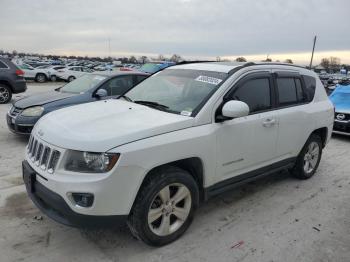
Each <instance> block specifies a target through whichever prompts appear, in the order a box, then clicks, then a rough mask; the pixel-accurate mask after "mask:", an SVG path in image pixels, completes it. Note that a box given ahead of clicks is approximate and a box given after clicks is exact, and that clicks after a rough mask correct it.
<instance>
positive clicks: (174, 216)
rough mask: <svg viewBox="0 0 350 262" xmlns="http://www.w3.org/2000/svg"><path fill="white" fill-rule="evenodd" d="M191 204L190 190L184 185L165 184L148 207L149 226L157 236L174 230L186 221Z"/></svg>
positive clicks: (168, 233) (165, 234)
mask: <svg viewBox="0 0 350 262" xmlns="http://www.w3.org/2000/svg"><path fill="white" fill-rule="evenodd" d="M191 206H192V198H191V192H190V191H189V189H188V188H187V187H186V186H185V185H183V184H180V183H174V184H170V185H167V186H166V187H164V188H163V189H162V190H160V191H159V192H158V194H157V195H156V196H155V198H154V199H153V201H152V203H151V205H150V207H149V210H148V225H149V228H150V229H151V231H152V232H153V233H154V234H156V235H158V236H167V235H170V234H172V233H174V232H176V231H177V230H178V229H179V228H180V227H181V226H182V225H183V224H184V222H185V221H186V219H187V217H188V215H189V213H190V211H191Z"/></svg>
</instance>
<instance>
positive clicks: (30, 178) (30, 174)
mask: <svg viewBox="0 0 350 262" xmlns="http://www.w3.org/2000/svg"><path fill="white" fill-rule="evenodd" d="M23 181H24V184H25V186H26V188H27V190H28V191H29V192H31V193H33V192H34V191H35V187H34V185H35V181H36V174H35V172H34V171H33V170H30V169H29V168H28V167H26V166H25V165H23Z"/></svg>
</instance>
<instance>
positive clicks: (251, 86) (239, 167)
mask: <svg viewBox="0 0 350 262" xmlns="http://www.w3.org/2000/svg"><path fill="white" fill-rule="evenodd" d="M272 81H273V79H272V76H271V74H270V73H269V72H259V73H253V74H249V75H247V76H246V77H244V78H243V79H241V80H240V81H239V82H238V84H236V85H235V86H234V87H233V88H232V89H231V90H230V91H229V93H228V94H226V95H225V100H226V101H228V100H240V101H243V102H245V103H247V104H248V106H249V110H250V113H249V115H248V116H246V117H240V118H235V119H232V120H228V121H225V122H222V123H218V125H219V130H218V133H217V152H218V161H217V174H218V176H219V177H218V179H219V181H221V180H225V179H228V178H231V177H235V176H239V175H241V174H244V173H247V172H250V171H253V170H256V169H258V168H260V167H264V166H266V165H269V164H270V163H271V162H272V161H273V160H274V159H275V158H276V139H277V135H278V133H277V132H278V123H277V117H276V113H275V111H274V110H273V109H274V103H275V102H274V101H275V99H274V92H273V82H272Z"/></svg>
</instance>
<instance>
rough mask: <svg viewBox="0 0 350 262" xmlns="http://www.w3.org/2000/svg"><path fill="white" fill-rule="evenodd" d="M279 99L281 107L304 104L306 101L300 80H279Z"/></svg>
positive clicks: (286, 78)
mask: <svg viewBox="0 0 350 262" xmlns="http://www.w3.org/2000/svg"><path fill="white" fill-rule="evenodd" d="M277 90H278V99H279V104H280V105H281V106H287V105H293V104H298V103H303V102H305V101H306V98H305V96H304V92H303V89H302V85H301V81H300V79H299V78H294V77H283V78H277Z"/></svg>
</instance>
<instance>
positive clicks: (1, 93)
mask: <svg viewBox="0 0 350 262" xmlns="http://www.w3.org/2000/svg"><path fill="white" fill-rule="evenodd" d="M9 96H10V92H9V91H8V90H7V89H6V88H5V87H0V103H4V102H6V101H7V100H8V98H9Z"/></svg>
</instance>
